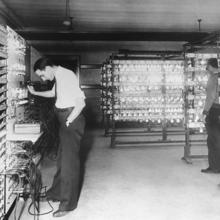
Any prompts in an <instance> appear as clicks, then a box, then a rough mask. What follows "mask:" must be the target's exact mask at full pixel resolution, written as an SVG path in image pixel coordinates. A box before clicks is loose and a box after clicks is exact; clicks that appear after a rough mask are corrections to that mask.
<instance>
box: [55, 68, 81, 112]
mask: <svg viewBox="0 0 220 220" xmlns="http://www.w3.org/2000/svg"><path fill="white" fill-rule="evenodd" d="M54 75H55V79H56V87H55V89H56V96H57V97H56V103H55V106H56V107H57V108H69V107H75V106H76V99H77V98H82V99H83V100H84V99H85V95H84V92H83V91H82V90H81V89H80V87H79V82H78V79H77V77H76V75H75V73H74V72H73V71H71V70H69V69H66V68H64V67H62V66H58V67H57V70H56V72H55V73H54Z"/></svg>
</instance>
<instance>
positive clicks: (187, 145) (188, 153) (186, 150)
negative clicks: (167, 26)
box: [182, 47, 192, 164]
mask: <svg viewBox="0 0 220 220" xmlns="http://www.w3.org/2000/svg"><path fill="white" fill-rule="evenodd" d="M186 69H187V60H186V48H185V47H184V85H185V86H184V93H183V96H184V115H185V121H184V126H185V146H184V156H183V158H182V159H183V160H185V161H186V163H189V164H192V160H191V158H190V157H191V143H190V131H189V126H188V122H189V116H188V99H187V96H188V86H187V74H188V73H187V70H186Z"/></svg>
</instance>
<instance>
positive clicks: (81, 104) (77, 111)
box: [66, 97, 85, 127]
mask: <svg viewBox="0 0 220 220" xmlns="http://www.w3.org/2000/svg"><path fill="white" fill-rule="evenodd" d="M84 107H85V100H84V98H82V97H79V98H77V99H76V105H75V107H74V109H73V111H72V112H71V113H70V115H69V116H68V117H67V120H66V126H67V127H68V126H69V124H70V123H71V122H73V121H74V120H75V119H76V118H77V117H78V116H79V114H80V113H81V111H82V110H83V108H84Z"/></svg>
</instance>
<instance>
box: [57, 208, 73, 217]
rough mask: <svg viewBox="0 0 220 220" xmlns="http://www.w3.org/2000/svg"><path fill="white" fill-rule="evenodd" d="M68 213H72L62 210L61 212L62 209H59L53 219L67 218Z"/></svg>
mask: <svg viewBox="0 0 220 220" xmlns="http://www.w3.org/2000/svg"><path fill="white" fill-rule="evenodd" d="M68 213H70V211H62V210H60V209H58V210H57V211H55V212H54V213H53V217H56V218H57V217H63V216H65V215H67V214H68Z"/></svg>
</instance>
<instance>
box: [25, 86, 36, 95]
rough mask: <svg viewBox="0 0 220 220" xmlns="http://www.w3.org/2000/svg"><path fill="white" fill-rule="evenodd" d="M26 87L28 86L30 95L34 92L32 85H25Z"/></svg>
mask: <svg viewBox="0 0 220 220" xmlns="http://www.w3.org/2000/svg"><path fill="white" fill-rule="evenodd" d="M27 88H28V91H29V92H30V93H31V94H32V95H34V94H35V89H34V87H33V86H27Z"/></svg>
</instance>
